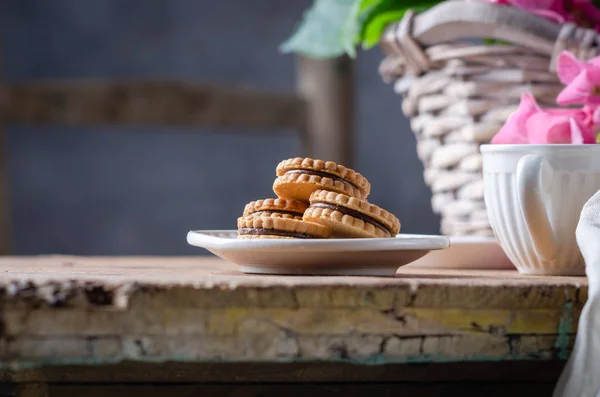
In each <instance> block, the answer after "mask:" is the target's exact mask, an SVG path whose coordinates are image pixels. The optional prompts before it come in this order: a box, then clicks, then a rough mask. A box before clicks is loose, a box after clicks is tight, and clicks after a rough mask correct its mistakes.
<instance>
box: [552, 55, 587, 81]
mask: <svg viewBox="0 0 600 397" xmlns="http://www.w3.org/2000/svg"><path fill="white" fill-rule="evenodd" d="M557 66H558V67H557V69H558V70H557V74H558V78H559V79H560V81H561V82H562V83H563V84H569V83H570V82H571V81H573V80H574V79H575V77H577V75H578V74H579V72H581V70H582V69H583V68H584V62H581V61H580V60H579V59H577V58H576V57H575V56H574V55H573V54H572V53H570V52H568V51H563V52H562V53H561V54H560V56H559V57H558V64H557Z"/></svg>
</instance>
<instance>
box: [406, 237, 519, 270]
mask: <svg viewBox="0 0 600 397" xmlns="http://www.w3.org/2000/svg"><path fill="white" fill-rule="evenodd" d="M409 267H411V268H415V267H420V268H429V269H433V268H436V269H515V266H514V265H513V264H512V262H511V261H510V259H508V257H507V256H506V254H505V253H504V251H503V250H502V247H500V244H499V243H498V242H497V241H496V239H495V238H494V237H477V236H472V237H471V236H469V237H467V236H456V237H452V236H450V248H448V249H447V250H442V251H436V252H432V253H430V254H429V255H427V256H425V257H423V258H420V259H418V260H416V261H414V262H412V263H411V264H410V265H409Z"/></svg>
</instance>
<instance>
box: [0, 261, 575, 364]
mask: <svg viewBox="0 0 600 397" xmlns="http://www.w3.org/2000/svg"><path fill="white" fill-rule="evenodd" d="M66 263H68V264H69V265H68V266H65V264H66ZM0 270H3V272H2V273H0V274H2V276H1V277H0V288H1V289H2V290H1V294H2V311H1V317H0V320H1V324H2V327H1V330H2V334H1V338H0V341H1V344H0V357H1V358H2V362H1V363H0V367H1V368H3V369H9V368H35V367H39V366H47V365H70V364H72V365H80V364H93V365H103V364H111V363H119V362H123V361H130V360H133V361H136V362H152V363H163V362H169V361H176V362H185V363H209V362H281V363H289V362H298V363H302V362H314V361H326V362H332V363H337V362H339V363H355V364H363V365H379V364H395V363H437V362H455V361H473V362H483V361H491V362H494V361H505V360H509V361H514V360H556V359H558V360H564V359H566V358H567V356H568V354H569V352H570V350H571V348H572V343H573V340H574V333H575V332H576V322H577V318H578V316H579V314H580V312H581V308H582V306H583V304H584V301H583V299H582V297H584V296H587V283H586V280H585V278H552V277H550V278H540V277H536V278H528V277H526V276H525V277H524V276H520V275H518V274H517V273H516V272H481V271H479V272H477V271H471V272H468V271H467V272H450V271H437V272H435V271H426V270H418V271H416V270H405V271H402V272H401V273H400V274H399V276H398V277H396V278H374V277H273V276H247V275H243V274H240V273H237V272H235V269H234V268H232V267H231V265H229V264H227V263H225V262H222V261H219V260H214V259H211V258H203V259H198V258H72V257H36V258H18V259H17V258H0ZM443 276H445V277H443Z"/></svg>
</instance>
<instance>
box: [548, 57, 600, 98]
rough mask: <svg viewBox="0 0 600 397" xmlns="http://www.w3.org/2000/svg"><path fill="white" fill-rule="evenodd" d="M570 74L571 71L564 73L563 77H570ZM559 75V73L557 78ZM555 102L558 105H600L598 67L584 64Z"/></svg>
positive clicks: (599, 67) (589, 63)
mask: <svg viewBox="0 0 600 397" xmlns="http://www.w3.org/2000/svg"><path fill="white" fill-rule="evenodd" d="M563 72H564V70H563ZM571 73H572V70H571V71H568V72H564V73H563V76H568V77H572V76H571ZM560 74H561V73H560V72H559V76H560ZM561 80H562V78H561ZM556 102H557V103H558V104H559V105H573V104H600V66H596V65H594V64H593V63H591V62H586V63H585V64H584V65H583V68H582V69H581V71H580V72H579V73H577V75H576V76H575V78H573V79H572V80H571V81H570V82H569V83H568V85H567V86H566V87H565V88H564V89H563V90H562V91H561V92H560V93H559V94H558V96H557V97H556Z"/></svg>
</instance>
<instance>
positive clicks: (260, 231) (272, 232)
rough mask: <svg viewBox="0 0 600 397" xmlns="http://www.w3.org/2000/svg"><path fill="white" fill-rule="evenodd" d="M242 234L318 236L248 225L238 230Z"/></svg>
mask: <svg viewBox="0 0 600 397" xmlns="http://www.w3.org/2000/svg"><path fill="white" fill-rule="evenodd" d="M238 233H239V234H240V235H251V236H282V237H294V238H318V237H316V236H311V235H310V234H306V233H295V232H287V231H285V230H273V229H263V228H251V227H246V228H242V229H239V230H238Z"/></svg>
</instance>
